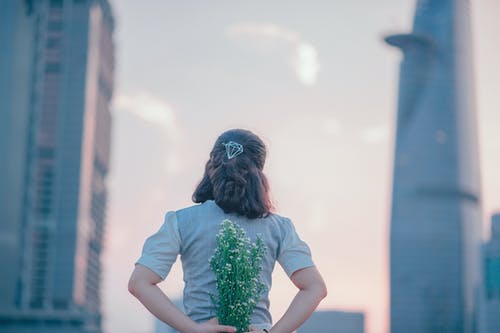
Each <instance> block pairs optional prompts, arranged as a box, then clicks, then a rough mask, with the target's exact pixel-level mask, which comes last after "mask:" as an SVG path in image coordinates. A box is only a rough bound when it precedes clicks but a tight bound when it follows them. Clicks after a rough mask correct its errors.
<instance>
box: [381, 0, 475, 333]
mask: <svg viewBox="0 0 500 333" xmlns="http://www.w3.org/2000/svg"><path fill="white" fill-rule="evenodd" d="M469 6H470V4H469V1H467V0H419V1H418V2H417V7H416V14H415V20H414V24H413V31H412V32H411V33H409V34H400V35H393V36H389V37H387V38H386V41H387V43H389V44H390V45H393V46H396V47H398V48H400V49H401V50H402V52H403V60H402V63H401V68H400V81H399V101H398V114H397V134H396V145H395V157H394V179H393V193H392V211H391V228H390V284H391V288H390V290H391V296H390V302H391V310H390V316H391V319H390V327H391V332H392V333H442V332H453V333H471V332H474V331H475V326H476V309H477V308H476V302H477V298H478V294H479V288H478V286H479V283H480V243H481V197H480V192H481V190H480V179H479V159H478V144H477V126H476V112H475V105H474V83H473V75H472V74H473V71H472V61H471V53H472V52H471V47H472V43H471V36H470V8H469Z"/></svg>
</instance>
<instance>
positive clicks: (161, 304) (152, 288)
mask: <svg viewBox="0 0 500 333" xmlns="http://www.w3.org/2000/svg"><path fill="white" fill-rule="evenodd" d="M159 282H161V278H160V277H159V276H158V275H157V274H156V273H154V272H153V271H152V270H150V269H149V268H147V267H146V266H143V265H140V264H139V265H136V266H135V269H134V271H133V272H132V276H131V277H130V280H129V283H128V290H129V291H130V293H131V294H132V295H134V296H135V297H136V298H137V299H138V300H139V301H140V302H141V303H142V304H143V305H144V306H145V307H146V308H147V309H148V310H149V311H150V312H151V313H152V314H153V315H155V316H156V317H157V318H158V319H160V320H161V321H163V322H165V323H167V324H168V325H170V326H172V327H173V328H175V329H176V330H178V331H179V332H180V333H218V332H236V328H235V327H232V326H224V325H218V322H217V320H216V318H214V319H212V320H209V321H207V322H205V323H201V324H198V323H196V322H194V321H193V320H191V319H190V318H189V317H188V316H186V315H185V314H184V313H182V311H180V310H179V309H178V308H177V306H175V304H174V303H172V301H170V299H169V298H168V297H167V296H166V295H165V294H164V293H163V291H162V290H161V289H160V288H159V287H158V286H157V284H158V283H159Z"/></svg>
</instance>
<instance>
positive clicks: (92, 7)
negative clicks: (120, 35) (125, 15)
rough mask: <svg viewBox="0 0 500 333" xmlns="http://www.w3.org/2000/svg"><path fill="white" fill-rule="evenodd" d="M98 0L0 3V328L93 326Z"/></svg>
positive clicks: (105, 103) (100, 185) (104, 28)
mask: <svg viewBox="0 0 500 333" xmlns="http://www.w3.org/2000/svg"><path fill="white" fill-rule="evenodd" d="M113 25H114V23H113V16H112V13H111V8H110V5H109V3H108V2H107V1H106V0H74V1H69V0H39V1H27V0H26V1H21V0H3V1H1V2H0V45H1V49H2V54H1V57H0V73H1V75H0V156H1V157H0V159H1V163H0V222H1V223H0V262H2V266H3V267H4V268H3V269H1V270H0V281H1V283H0V332H10V333H14V332H27V333H28V332H29V333H36V332H51V333H56V332H65V333H72V332H75V333H76V332H78V333H79V332H101V331H102V330H101V299H100V286H101V270H102V267H101V261H100V255H101V251H102V245H103V233H104V226H105V219H106V203H107V184H106V178H107V174H108V170H109V155H110V131H111V114H110V110H109V103H110V100H111V95H112V91H113V72H114V45H113V40H112V35H113V28H114V27H113Z"/></svg>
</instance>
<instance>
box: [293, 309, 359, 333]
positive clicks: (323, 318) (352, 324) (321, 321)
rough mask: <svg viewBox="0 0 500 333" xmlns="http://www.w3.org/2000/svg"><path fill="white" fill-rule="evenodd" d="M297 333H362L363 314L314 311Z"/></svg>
mask: <svg viewBox="0 0 500 333" xmlns="http://www.w3.org/2000/svg"><path fill="white" fill-rule="evenodd" d="M297 332H298V333H317V332H325V333H326V332H328V333H364V332H365V319H364V314H363V313H361V312H344V311H315V312H314V313H313V314H312V316H311V317H310V318H309V319H308V320H307V321H306V322H305V323H304V324H303V325H302V326H301V327H300V328H299V329H298V331H297Z"/></svg>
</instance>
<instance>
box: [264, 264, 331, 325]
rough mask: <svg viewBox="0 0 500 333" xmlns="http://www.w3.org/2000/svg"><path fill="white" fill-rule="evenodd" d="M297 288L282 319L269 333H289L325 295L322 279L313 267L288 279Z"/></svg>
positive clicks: (304, 319) (300, 271) (309, 314)
mask: <svg viewBox="0 0 500 333" xmlns="http://www.w3.org/2000/svg"><path fill="white" fill-rule="evenodd" d="M290 279H291V280H292V282H293V283H294V284H295V285H296V286H297V288H299V291H298V292H297V295H295V297H294V299H293V300H292V303H290V306H289V307H288V309H287V310H286V312H285V314H284V315H283V317H281V319H280V320H278V322H276V324H275V325H274V326H273V327H272V328H271V330H270V333H291V332H293V331H295V330H296V329H297V328H298V327H299V326H300V325H302V323H303V322H304V321H306V320H307V318H309V316H311V314H312V313H313V311H314V310H315V309H316V307H317V306H318V304H319V303H320V302H321V300H322V299H323V298H325V297H326V295H327V289H326V285H325V282H324V281H323V278H322V277H321V275H320V273H319V271H318V270H317V268H316V267H315V266H312V267H306V268H304V269H301V270H298V271H296V272H294V273H293V274H292V276H291V277H290Z"/></svg>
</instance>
